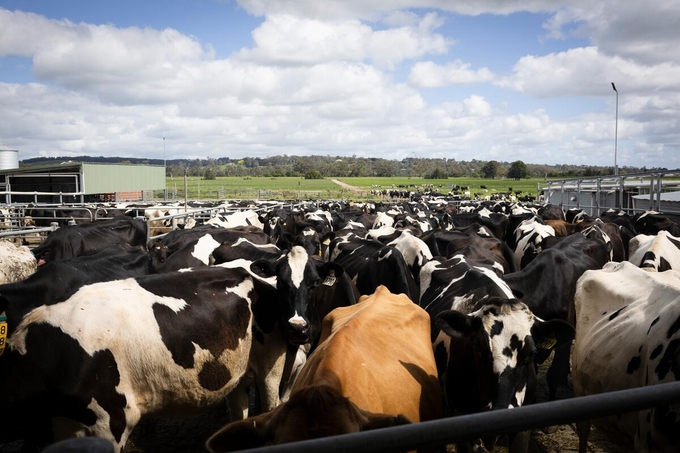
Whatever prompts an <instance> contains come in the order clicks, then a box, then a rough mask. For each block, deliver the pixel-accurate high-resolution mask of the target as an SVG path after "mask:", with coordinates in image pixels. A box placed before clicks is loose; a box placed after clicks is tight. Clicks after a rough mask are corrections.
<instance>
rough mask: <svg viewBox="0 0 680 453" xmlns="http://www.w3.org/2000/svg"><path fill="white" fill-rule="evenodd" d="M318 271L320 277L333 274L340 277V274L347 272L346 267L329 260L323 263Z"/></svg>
mask: <svg viewBox="0 0 680 453" xmlns="http://www.w3.org/2000/svg"><path fill="white" fill-rule="evenodd" d="M318 272H319V277H321V278H326V277H328V276H329V275H331V274H333V276H334V277H335V278H340V276H341V275H342V274H343V273H344V272H345V269H344V268H343V267H342V265H340V264H338V263H335V262H333V261H329V262H328V263H323V264H322V265H321V266H320V267H319V270H318Z"/></svg>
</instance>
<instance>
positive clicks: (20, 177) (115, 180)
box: [0, 149, 165, 205]
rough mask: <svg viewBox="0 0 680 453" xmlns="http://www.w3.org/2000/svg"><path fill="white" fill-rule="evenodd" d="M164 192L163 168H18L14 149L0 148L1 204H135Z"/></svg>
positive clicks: (82, 164)
mask: <svg viewBox="0 0 680 453" xmlns="http://www.w3.org/2000/svg"><path fill="white" fill-rule="evenodd" d="M164 189H165V167H164V166H162V165H127V164H106V163H85V162H72V161H67V162H62V163H59V164H49V165H34V166H29V167H22V168H19V161H18V152H17V151H16V150H9V149H0V203H1V204H6V205H12V204H26V203H32V204H79V203H93V202H114V201H138V200H145V199H146V198H147V194H149V193H152V192H153V191H155V190H164Z"/></svg>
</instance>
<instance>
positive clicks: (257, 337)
mask: <svg viewBox="0 0 680 453" xmlns="http://www.w3.org/2000/svg"><path fill="white" fill-rule="evenodd" d="M253 341H256V342H258V343H260V344H264V334H263V333H262V331H261V330H260V329H255V328H253Z"/></svg>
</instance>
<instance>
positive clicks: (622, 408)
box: [240, 382, 680, 453]
mask: <svg viewBox="0 0 680 453" xmlns="http://www.w3.org/2000/svg"><path fill="white" fill-rule="evenodd" d="M676 402H680V382H671V383H666V384H658V385H651V386H647V387H641V388H636V389H629V390H620V391H616V392H609V393H601V394H599V395H590V396H583V397H576V398H570V399H565V400H559V401H551V402H547V403H540V404H532V405H528V406H523V407H518V408H514V409H502V410H495V411H489V412H483V413H478V414H472V415H465V416H457V417H449V418H444V419H440V420H433V421H428V422H422V423H414V424H412V425H403V426H396V427H392V428H383V429H376V430H373V431H364V432H360V433H355V434H346V435H342V436H333V437H325V438H321V439H312V440H306V441H303V442H294V443H288V444H280V445H272V446H268V447H263V448H255V449H248V450H240V451H241V452H247V453H251V452H252V453H256V452H257V453H261V452H268V453H306V452H319V451H323V452H324V453H335V452H337V453H344V452H347V451H351V452H353V453H375V452H396V451H408V450H413V449H415V448H420V447H434V446H440V445H446V444H451V443H456V442H461V441H464V440H467V439H474V438H485V437H489V436H494V435H501V434H510V433H516V432H520V431H525V430H528V429H536V428H543V427H546V426H553V425H563V424H566V423H572V422H576V421H580V420H588V419H592V418H598V417H603V416H606V415H614V414H620V413H625V412H632V411H636V410H641V409H647V408H651V407H654V406H659V405H668V404H670V403H676Z"/></svg>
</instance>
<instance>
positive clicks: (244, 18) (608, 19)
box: [0, 0, 680, 169]
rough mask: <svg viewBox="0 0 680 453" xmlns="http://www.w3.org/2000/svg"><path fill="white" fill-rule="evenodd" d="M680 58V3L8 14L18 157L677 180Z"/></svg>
mask: <svg viewBox="0 0 680 453" xmlns="http://www.w3.org/2000/svg"><path fill="white" fill-rule="evenodd" d="M679 42H680V0H649V1H647V2H641V1H633V0H603V1H598V0H455V1H453V0H162V1H161V0H144V1H140V0H136V1H130V0H116V1H115V2H113V1H106V0H102V1H96V2H95V1H91V0H68V1H54V0H0V106H2V108H0V149H12V150H18V151H19V159H20V160H23V159H28V158H32V157H41V156H45V157H69V156H82V155H89V156H108V157H142V158H153V159H168V160H170V159H179V158H188V159H196V158H198V159H206V158H215V159H217V158H220V157H229V158H232V159H237V158H243V157H263V158H264V157H268V156H277V155H278V156H281V155H288V156H293V155H295V156H309V155H323V156H326V155H328V156H338V157H339V158H342V157H343V156H356V157H380V158H386V159H398V160H401V159H404V158H409V157H417V158H447V159H455V160H460V161H471V160H473V159H477V160H482V161H488V160H497V161H500V162H514V161H516V160H522V161H523V162H525V163H530V164H549V165H563V164H568V165H596V166H611V167H613V166H614V164H616V165H617V166H618V167H619V168H623V167H626V166H633V167H647V168H655V167H665V168H668V169H676V168H680V45H679V44H678V43H679ZM612 83H614V84H615V85H614V86H615V87H616V91H615V90H614V89H613V86H612Z"/></svg>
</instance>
